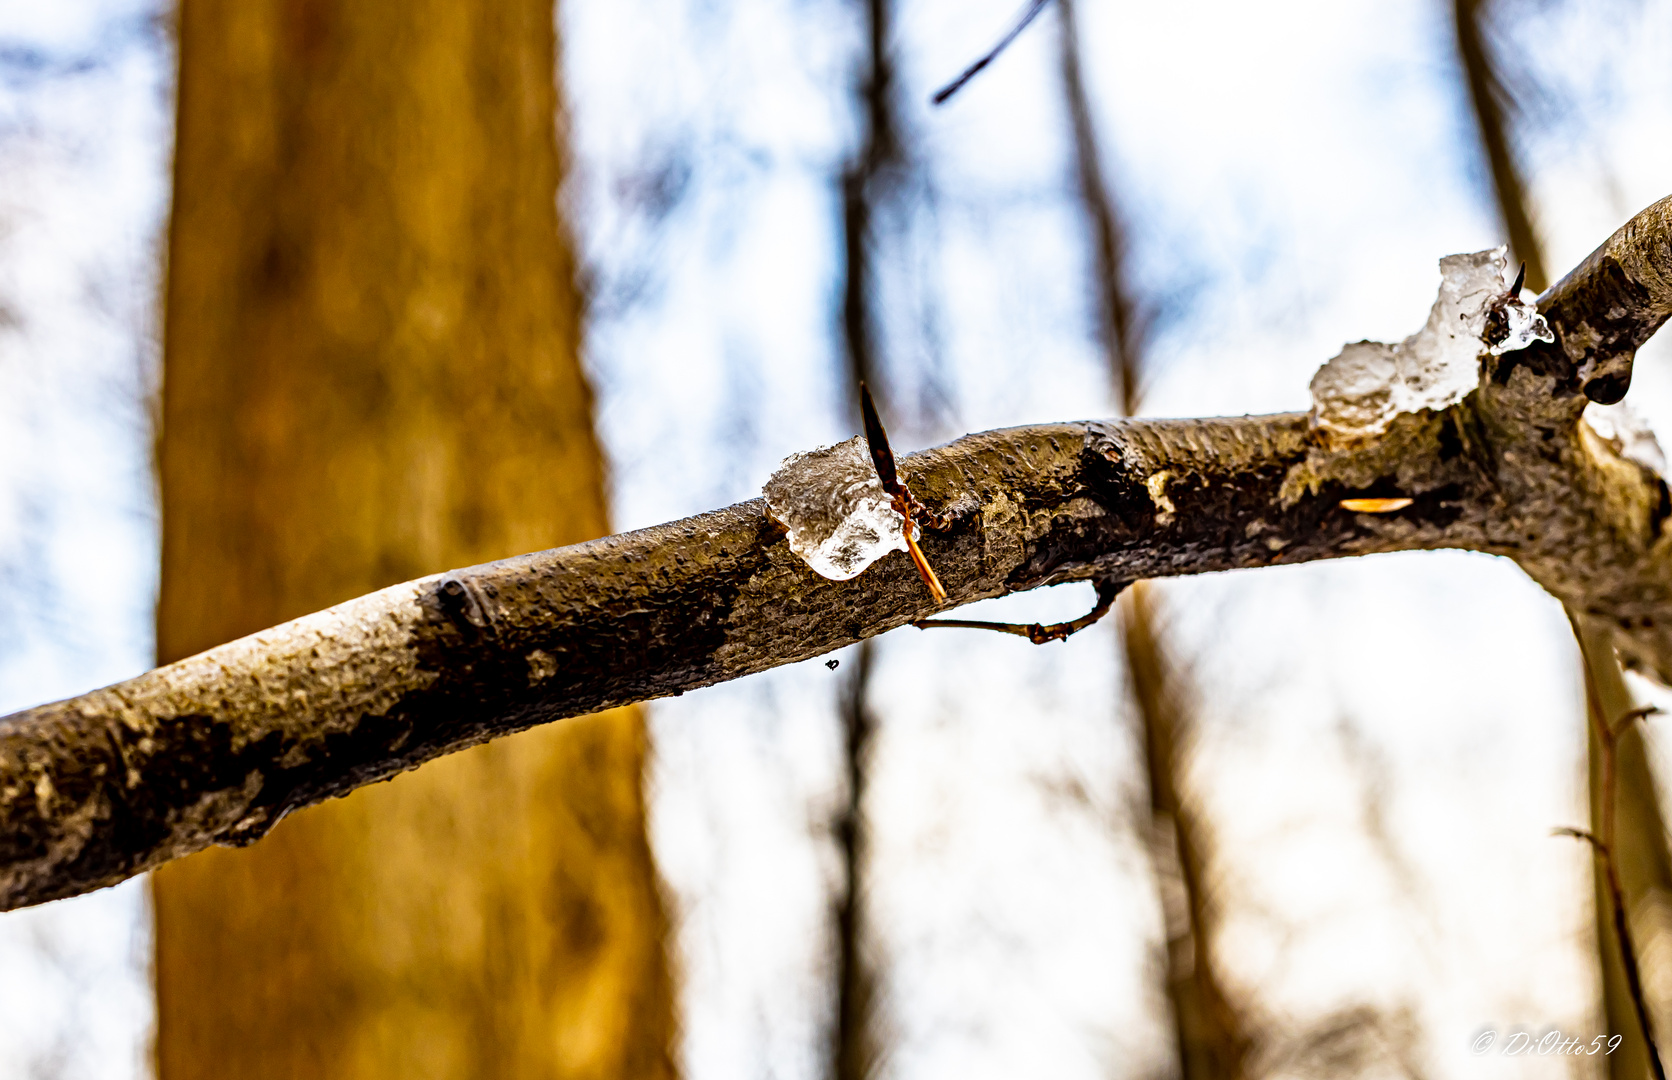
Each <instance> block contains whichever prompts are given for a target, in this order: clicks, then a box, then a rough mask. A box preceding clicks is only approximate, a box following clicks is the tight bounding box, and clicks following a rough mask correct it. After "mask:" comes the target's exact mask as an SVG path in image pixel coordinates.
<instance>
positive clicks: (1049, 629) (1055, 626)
mask: <svg viewBox="0 0 1672 1080" xmlns="http://www.w3.org/2000/svg"><path fill="white" fill-rule="evenodd" d="M1130 584H1132V583H1131V582H1130V581H1111V580H1109V579H1108V578H1103V579H1101V580H1099V581H1098V582H1097V606H1096V607H1094V608H1092V609H1091V610H1090V611H1088V612H1087V613H1086V614H1084V615H1082V616H1080V617H1079V618H1078V619H1073V620H1070V621H1069V622H1060V623H1007V622H987V621H985V620H982V619H919V620H918V621H917V622H914V623H912V625H913V626H915V627H917V628H918V629H919V630H928V629H929V628H930V627H934V626H944V627H950V628H952V629H956V630H993V631H996V632H998V633H1000V634H1015V635H1016V636H1017V637H1025V638H1027V639H1028V640H1029V641H1031V642H1033V643H1034V644H1035V645H1044V644H1045V643H1046V642H1050V641H1061V640H1063V639H1064V638H1067V637H1069V636H1071V635H1073V634H1077V633H1079V632H1080V631H1081V630H1084V629H1085V628H1086V627H1088V626H1090V625H1091V624H1092V623H1094V622H1096V621H1097V620H1099V619H1101V618H1102V617H1103V616H1105V615H1107V614H1109V609H1110V608H1111V607H1113V606H1114V603H1115V597H1117V596H1119V595H1120V594H1121V590H1123V589H1125V588H1126V587H1127V586H1128V585H1130Z"/></svg>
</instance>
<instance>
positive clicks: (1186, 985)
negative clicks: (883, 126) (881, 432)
mask: <svg viewBox="0 0 1672 1080" xmlns="http://www.w3.org/2000/svg"><path fill="white" fill-rule="evenodd" d="M1075 6H1076V0H1057V13H1058V15H1059V17H1060V22H1061V53H1060V55H1061V67H1062V81H1063V90H1064V95H1065V97H1066V98H1067V103H1068V115H1069V121H1070V124H1071V126H1072V130H1073V134H1074V164H1075V167H1076V173H1077V176H1078V180H1079V189H1080V198H1081V203H1082V205H1083V206H1084V208H1085V213H1086V218H1087V220H1088V222H1089V223H1090V226H1091V229H1090V231H1091V237H1092V241H1093V269H1094V278H1093V280H1094V282H1095V284H1096V287H1097V296H1096V311H1097V313H1098V316H1099V319H1098V330H1099V334H1098V338H1099V341H1100V343H1101V344H1102V345H1103V348H1104V354H1105V356H1106V357H1107V360H1108V370H1109V378H1110V384H1111V389H1112V391H1113V394H1114V400H1115V407H1116V408H1117V409H1118V410H1119V411H1120V412H1121V414H1122V415H1124V416H1132V415H1134V414H1135V413H1137V412H1138V411H1139V410H1140V408H1141V399H1142V394H1143V383H1144V364H1143V349H1144V337H1145V335H1144V331H1143V327H1142V325H1141V324H1142V320H1141V318H1140V316H1139V305H1138V302H1137V301H1136V300H1135V298H1134V289H1133V288H1132V287H1131V286H1130V285H1129V284H1128V279H1127V275H1126V273H1125V270H1124V262H1125V250H1126V244H1125V242H1124V238H1123V234H1124V229H1123V227H1122V215H1121V212H1120V208H1119V206H1118V204H1117V203H1116V200H1115V195H1114V189H1113V188H1112V187H1111V186H1110V183H1109V177H1108V172H1109V170H1108V168H1107V166H1106V165H1105V163H1104V155H1103V152H1102V148H1101V146H1100V144H1099V140H1098V136H1097V126H1096V122H1095V120H1094V119H1093V116H1092V109H1091V102H1090V100H1089V97H1088V94H1087V92H1086V84H1085V79H1084V77H1083V76H1082V74H1081V70H1080V41H1079V33H1078V27H1077V24H1076V19H1075ZM1156 601H1157V598H1156V597H1155V595H1154V593H1153V592H1152V591H1151V589H1150V588H1149V586H1148V584H1147V583H1146V582H1142V581H1140V582H1136V583H1135V584H1134V585H1133V586H1132V587H1131V588H1130V589H1128V590H1127V592H1126V595H1125V596H1124V597H1123V598H1122V599H1121V600H1120V601H1119V607H1118V611H1119V612H1120V623H1119V625H1120V642H1121V647H1122V652H1123V659H1124V661H1125V667H1126V673H1127V679H1128V682H1129V685H1130V688H1131V698H1132V705H1133V707H1134V709H1135V711H1136V714H1137V720H1138V729H1139V730H1138V737H1139V743H1140V746H1141V752H1142V758H1143V763H1144V772H1143V776H1144V780H1145V783H1146V787H1147V794H1148V800H1147V801H1148V806H1147V811H1148V816H1149V820H1148V822H1147V823H1146V824H1145V825H1144V826H1143V827H1141V828H1140V831H1141V832H1142V833H1143V836H1144V840H1145V842H1146V845H1147V849H1148V852H1149V856H1150V862H1151V869H1152V872H1153V874H1154V877H1155V881H1156V885H1157V888H1158V892H1159V899H1160V904H1161V914H1162V921H1163V933H1164V934H1165V942H1164V949H1165V952H1164V955H1163V958H1162V963H1163V965H1164V967H1165V970H1164V974H1163V981H1164V987H1163V989H1164V991H1165V994H1166V999H1167V1004H1168V1008H1169V1010H1170V1012H1171V1020H1172V1026H1173V1035H1174V1038H1175V1040H1176V1044H1177V1047H1178V1063H1179V1075H1180V1076H1181V1077H1182V1078H1183V1080H1241V1078H1242V1077H1244V1076H1246V1075H1248V1072H1247V1059H1248V1058H1249V1055H1250V1053H1251V1052H1252V1051H1253V1050H1254V1049H1255V1045H1256V1044H1255V1039H1254V1035H1253V1032H1252V1031H1251V1029H1250V1025H1249V1022H1248V1019H1247V1017H1246V1016H1245V1013H1244V1009H1243V1008H1242V1006H1241V1004H1240V1003H1239V1002H1238V1001H1237V1000H1236V999H1235V998H1234V997H1233V996H1232V994H1231V992H1230V991H1229V989H1228V988H1227V987H1226V985H1225V979H1224V976H1223V975H1222V973H1221V972H1220V969H1219V964H1218V960H1217V957H1216V954H1215V949H1214V942H1215V936H1216V935H1215V931H1216V930H1217V928H1218V905H1217V903H1216V902H1215V899H1214V896H1213V886H1212V878H1211V875H1212V867H1211V856H1212V832H1211V825H1210V823H1209V822H1208V820H1207V818H1206V815H1205V813H1204V812H1203V809H1202V807H1201V804H1200V803H1199V802H1195V801H1193V800H1191V798H1190V796H1189V787H1188V779H1187V776H1188V767H1187V764H1186V763H1187V761H1188V757H1187V755H1188V753H1189V747H1190V744H1191V738H1192V734H1193V731H1192V729H1193V727H1194V717H1193V716H1192V715H1191V710H1192V708H1193V706H1194V704H1195V702H1194V700H1193V695H1192V692H1191V688H1190V687H1189V686H1188V685H1187V681H1188V680H1187V677H1186V675H1185V674H1184V672H1183V671H1182V670H1181V669H1180V667H1179V666H1178V665H1177V664H1176V663H1175V662H1174V660H1173V658H1172V657H1171V656H1170V655H1169V650H1168V647H1167V643H1166V642H1165V641H1164V640H1163V639H1162V635H1161V631H1160V628H1159V627H1158V626H1157V612H1156V606H1157V603H1156Z"/></svg>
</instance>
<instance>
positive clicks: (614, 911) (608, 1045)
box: [154, 0, 674, 1080]
mask: <svg viewBox="0 0 1672 1080" xmlns="http://www.w3.org/2000/svg"><path fill="white" fill-rule="evenodd" d="M553 25H554V23H553V11H552V8H551V5H550V3H549V2H536V0H506V2H501V3H483V2H477V0H465V2H457V0H450V2H440V0H358V2H355V3H349V2H346V0H182V3H181V5H180V10H179V41H180V81H179V127H178V136H177V138H178V142H177V150H176V163H175V203H174V214H173V220H172V223H171V231H170V236H169V277H168V292H167V311H166V334H165V358H164V389H163V405H162V431H161V438H160V444H159V461H160V464H159V468H160V473H161V486H162V508H163V568H162V593H161V598H160V601H159V607H158V618H157V627H158V652H159V654H160V656H159V659H160V660H162V661H169V660H174V659H178V658H180V657H182V656H186V655H189V654H191V653H194V652H197V651H199V650H202V649H204V648H207V647H209V646H211V645H214V644H216V643H218V642H222V641H226V640H228V639H230V638H234V637H237V636H239V635H242V634H246V633H249V632H251V631H254V630H258V629H260V628H262V627H264V626H269V625H271V624H273V623H276V622H278V621H280V620H284V619H288V618H291V617H293V616H296V615H300V614H303V613H306V612H308V611H312V610H315V609H317V608H321V607H325V606H327V605H329V604H333V603H336V602H338V601H340V600H344V599H347V598H349V597H352V596H355V595H358V594H360V593H364V592H367V591H368V590H372V589H376V588H379V587H381V586H383V585H387V584H390V583H392V582H397V581H401V580H405V579H408V578H411V577H414V576H417V575H421V574H426V573H430V572H434V571H438V570H442V569H446V568H449V567H454V566H461V565H467V564H470V563H475V562H480V561H484V560H488V559H494V558H499V557H502V556H506V555H511V554H515V553H518V552H522V551H529V550H536V549H539V548H544V547H550V546H554V545H558V544H567V543H570V542H573V541H578V540H584V539H587V538H590V537H593V536H597V535H600V534H603V533H605V532H607V531H608V528H607V523H606V520H605V510H604V500H603V492H602V482H601V478H602V469H601V463H600V457H599V451H598V447H597V444H596V441H595V439H594V437H593V433H592V427H591V399H590V395H589V391H588V388H587V385H586V382H585V380H584V378H583V376H582V373H581V369H580V365H579V362H578V357H577V345H578V329H577V327H578V321H579V311H580V303H579V298H578V296H577V292H576V286H575V282H574V265H573V251H572V248H571V245H570V244H569V243H568V240H567V238H566V236H565V234H564V233H563V231H562V228H561V226H560V223H559V220H558V215H557V209H556V193H557V187H558V182H559V180H560V178H561V175H562V160H561V157H560V153H559V148H558V144H557V131H558V126H557V125H558V118H559V109H558V99H557V92H556V82H555V71H554V66H555V57H556V42H555V38H554V31H553ZM211 737H212V736H211ZM644 755H645V734H644V727H643V722H642V718H641V716H640V714H638V713H637V712H635V711H618V712H614V713H608V714H603V715H599V716H595V717H590V718H586V719H582V720H572V721H565V722H563V723H561V724H558V725H555V726H553V727H550V728H545V729H538V730H535V731H532V732H528V733H525V734H523V735H520V736H516V737H513V738H510V739H505V740H501V741H499V742H495V743H492V744H489V745H486V746H482V747H478V748H476V749H474V750H471V751H467V752H465V753H462V754H457V755H454V756H451V757H448V758H445V759H442V760H438V761H436V762H433V763H431V764H430V765H427V766H425V767H424V768H422V769H420V770H419V771H417V772H415V773H410V774H407V775H404V776H402V777H399V778H398V779H396V780H395V781H393V782H391V783H388V784H380V785H376V786H374V787H371V788H367V789H364V790H361V791H359V792H356V793H355V794H354V795H352V796H350V797H349V798H347V799H344V800H342V801H340V802H335V803H331V804H327V805H324V806H320V807H316V808H314V809H311V810H307V811H303V812H301V813H298V814H296V815H295V816H294V817H292V818H290V819H288V820H287V821H285V822H283V823H281V824H280V825H279V826H278V828H277V829H275V830H274V832H273V833H272V834H271V835H270V836H269V837H268V838H267V839H265V840H263V841H261V842H260V843H259V844H257V845H255V846H253V847H251V848H248V849H245V850H230V849H217V850H213V851H209V852H205V853H203V854H201V855H198V856H195V857H193V858H191V859H187V860H185V861H183V862H180V863H176V864H173V865H171V866H169V867H167V868H166V869H164V870H162V871H160V872H159V873H158V874H157V875H156V877H155V879H154V897H155V908H156V923H157V933H156V941H157V956H156V979H157V995H158V1036H157V1056H158V1069H159V1075H160V1076H161V1077H162V1078H163V1080H188V1078H196V1077H204V1078H211V1077H212V1078H215V1080H223V1078H227V1077H239V1078H241V1080H243V1078H258V1077H304V1076H305V1077H310V1078H315V1077H319V1078H335V1077H384V1076H387V1077H401V1078H403V1080H406V1078H414V1077H459V1078H465V1077H470V1078H477V1077H483V1078H485V1077H554V1078H555V1077H587V1078H591V1077H661V1076H668V1075H671V1074H672V1071H673V1070H672V1066H671V1063H670V1046H671V1040H672V1036H673V1033H674V1024H673V1005H672V993H671V987H670V980H669V975H668V970H667V964H666V960H665V957H664V939H665V929H666V920H665V917H664V914H663V911H662V908H661V905H660V901H659V894H658V890H657V882H656V879H655V874H654V871H653V867H652V864H651V859H650V851H649V846H648V843H647V841H646V836H645V829H644V802H643V796H642V793H641V773H642V770H643V766H644Z"/></svg>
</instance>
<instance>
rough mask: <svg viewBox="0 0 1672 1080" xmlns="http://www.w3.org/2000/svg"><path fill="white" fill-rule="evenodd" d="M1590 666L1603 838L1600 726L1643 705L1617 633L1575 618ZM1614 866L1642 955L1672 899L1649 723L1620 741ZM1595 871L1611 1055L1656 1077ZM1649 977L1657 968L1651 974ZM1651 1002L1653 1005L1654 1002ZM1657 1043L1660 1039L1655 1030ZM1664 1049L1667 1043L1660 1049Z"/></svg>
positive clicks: (1628, 1072)
mask: <svg viewBox="0 0 1672 1080" xmlns="http://www.w3.org/2000/svg"><path fill="white" fill-rule="evenodd" d="M1574 632H1575V634H1576V635H1577V636H1578V637H1579V643H1580V652H1581V654H1582V658H1583V662H1584V665H1585V697H1586V705H1587V708H1589V709H1590V710H1592V717H1591V719H1592V722H1591V723H1589V724H1587V725H1586V731H1588V732H1589V735H1588V737H1587V739H1586V747H1587V753H1586V757H1587V760H1588V767H1587V778H1588V785H1589V788H1590V793H1591V797H1590V802H1591V805H1590V812H1591V823H1590V828H1591V833H1592V835H1594V836H1601V835H1603V819H1604V816H1605V815H1604V813H1603V793H1604V790H1603V780H1602V772H1603V751H1602V741H1601V739H1600V738H1599V736H1598V734H1597V729H1596V725H1597V723H1599V722H1601V723H1606V724H1608V725H1609V726H1610V727H1618V726H1619V724H1620V722H1621V718H1622V717H1624V716H1625V715H1626V714H1627V713H1629V712H1631V711H1632V710H1633V709H1634V708H1636V707H1637V703H1636V702H1635V701H1634V700H1632V696H1631V688H1630V687H1628V686H1627V685H1626V682H1625V679H1624V677H1622V676H1621V674H1620V664H1619V661H1618V660H1617V659H1616V658H1615V655H1614V636H1613V631H1612V629H1611V628H1609V627H1608V626H1606V625H1599V624H1597V623H1596V622H1594V621H1592V620H1589V619H1583V620H1582V619H1575V620H1574ZM1613 852H1614V863H1615V866H1617V867H1618V868H1619V874H1620V889H1621V891H1622V892H1623V893H1624V894H1625V899H1626V904H1625V906H1626V912H1627V917H1628V925H1629V927H1630V930H1631V937H1632V938H1633V939H1634V944H1635V945H1636V947H1637V951H1638V959H1639V960H1641V959H1642V954H1643V952H1644V951H1645V949H1644V946H1646V945H1648V943H1649V941H1650V938H1651V935H1653V934H1654V933H1656V932H1657V931H1658V932H1664V926H1663V925H1661V923H1660V922H1659V921H1658V920H1654V919H1653V918H1651V916H1653V915H1654V914H1656V909H1657V908H1658V907H1661V906H1663V905H1665V904H1666V903H1667V902H1668V901H1669V900H1672V857H1669V856H1668V853H1667V846H1666V826H1665V824H1664V823H1663V821H1662V820H1661V813H1660V797H1659V794H1658V792H1657V791H1656V790H1655V780H1654V773H1653V771H1652V770H1651V768H1650V765H1649V754H1648V744H1647V743H1646V742H1645V740H1644V738H1643V725H1642V724H1641V723H1634V724H1631V725H1629V726H1628V727H1626V728H1625V729H1624V730H1622V731H1621V732H1620V733H1619V734H1618V735H1617V736H1616V737H1615V739H1614V846H1613ZM1595 865H1596V870H1595V872H1594V874H1593V875H1592V880H1593V894H1594V896H1595V898H1596V901H1595V902H1596V935H1597V954H1598V960H1599V962H1600V964H1601V968H1602V1007H1603V1015H1604V1018H1605V1020H1606V1021H1607V1024H1608V1031H1609V1032H1610V1033H1612V1034H1618V1035H1622V1036H1624V1040H1623V1041H1622V1042H1621V1043H1620V1047H1619V1049H1618V1050H1616V1051H1615V1052H1614V1053H1612V1054H1610V1055H1609V1056H1608V1071H1609V1075H1610V1076H1613V1077H1618V1078H1621V1080H1625V1078H1628V1077H1629V1078H1630V1080H1638V1078H1640V1077H1644V1076H1648V1075H1650V1072H1649V1049H1648V1046H1647V1045H1645V1044H1644V1042H1643V1037H1642V1034H1641V1031H1640V1029H1639V1026H1638V1022H1637V1012H1636V1008H1635V1006H1634V1005H1633V1003H1632V999H1631V991H1630V988H1629V986H1628V984H1627V981H1626V971H1625V965H1624V960H1623V956H1622V954H1621V952H1620V936H1619V934H1618V933H1617V932H1616V931H1615V928H1614V901H1613V897H1612V895H1611V894H1610V892H1609V888H1608V880H1607V878H1606V877H1605V875H1604V871H1603V869H1602V864H1601V862H1600V861H1598V862H1596V864H1595ZM1645 974H1646V975H1650V974H1652V973H1647V972H1646V973H1645ZM1649 1004H1650V1005H1651V1006H1652V1005H1653V1004H1655V1003H1654V1002H1649ZM1656 1035H1657V1038H1656V1042H1657V1044H1658V1043H1660V1042H1661V1039H1660V1038H1659V1037H1658V1036H1659V1035H1660V1033H1658V1032H1657V1033H1656ZM1662 1052H1664V1047H1663V1048H1662Z"/></svg>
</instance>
